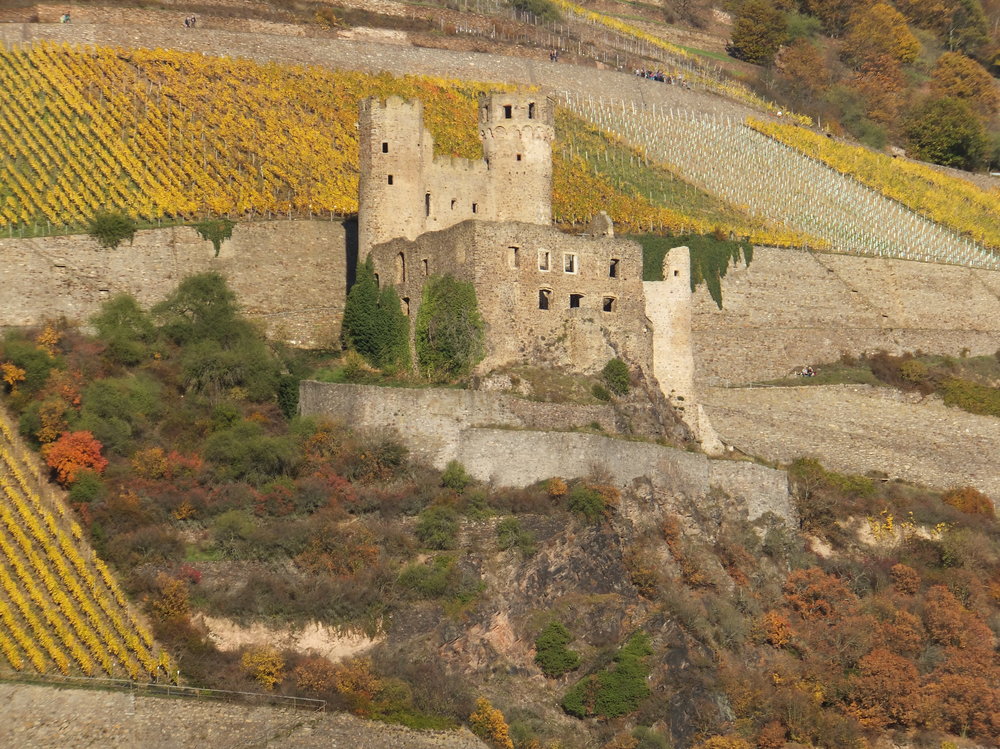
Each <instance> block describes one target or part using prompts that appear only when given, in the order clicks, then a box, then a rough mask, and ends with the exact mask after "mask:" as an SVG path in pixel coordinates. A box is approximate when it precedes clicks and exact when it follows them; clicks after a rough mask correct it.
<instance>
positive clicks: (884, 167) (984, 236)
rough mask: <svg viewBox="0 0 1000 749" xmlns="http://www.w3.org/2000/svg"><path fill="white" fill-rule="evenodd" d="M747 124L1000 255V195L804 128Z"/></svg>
mask: <svg viewBox="0 0 1000 749" xmlns="http://www.w3.org/2000/svg"><path fill="white" fill-rule="evenodd" d="M747 124H748V125H749V126H750V127H752V128H753V129H754V130H756V131H757V132H759V133H762V134H764V135H767V136H769V137H771V138H774V139H775V140H777V141H780V142H781V143H784V144H785V145H787V146H790V147H792V148H794V149H796V150H798V151H801V152H802V153H804V154H805V155H807V156H810V157H811V158H814V159H817V160H819V161H822V162H823V163H825V164H827V165H828V166H830V167H832V168H834V169H836V170H837V171H838V172H840V173H841V174H848V175H850V176H852V177H854V178H855V179H856V180H858V181H859V182H861V183H862V184H864V185H867V186H868V187H870V188H872V189H873V190H876V191H878V192H880V193H882V194H883V195H885V196H886V197H889V198H892V199H893V200H896V201H898V202H900V203H902V204H903V205H905V206H906V207H908V208H909V209H910V210H912V211H914V212H915V213H919V214H920V215H922V216H925V217H926V218H929V219H930V220H932V221H936V222H937V223H939V224H943V225H944V226H947V227H949V228H951V229H953V230H954V231H957V232H959V233H960V234H965V235H967V236H969V237H970V238H972V239H974V240H975V241H977V242H979V243H980V244H982V245H985V246H986V247H988V248H990V249H993V250H1000V221H997V216H998V215H1000V190H997V189H994V190H990V191H989V192H987V191H986V190H982V189H980V188H978V187H976V186H975V185H974V184H972V183H971V182H967V181H966V180H964V179H960V178H958V177H951V176H949V175H947V174H944V173H943V172H940V171H938V170H936V169H932V168H931V167H929V166H926V165H924V164H919V163H916V162H912V161H906V160H904V159H893V158H892V157H890V156H887V155H885V154H881V153H875V152H874V151H870V150H868V149H866V148H862V147H860V146H852V145H850V144H847V143H843V142H840V141H837V140H834V139H832V138H827V137H826V136H825V135H822V134H820V133H816V132H813V131H812V130H806V129H805V128H801V127H795V126H794V125H785V124H780V123H776V122H764V121H761V120H757V119H753V118H750V119H748V120H747Z"/></svg>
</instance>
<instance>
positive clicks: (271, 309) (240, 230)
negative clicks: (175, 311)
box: [0, 221, 347, 345]
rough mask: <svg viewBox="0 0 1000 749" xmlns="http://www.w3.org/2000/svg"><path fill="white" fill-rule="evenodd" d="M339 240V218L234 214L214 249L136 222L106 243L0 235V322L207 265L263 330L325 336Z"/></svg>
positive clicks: (153, 286)
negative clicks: (114, 243)
mask: <svg viewBox="0 0 1000 749" xmlns="http://www.w3.org/2000/svg"><path fill="white" fill-rule="evenodd" d="M345 246H346V245H345V236H344V226H343V224H341V223H339V222H331V221H295V222H292V223H289V222H287V221H285V222H279V221H270V222H260V223H253V224H251V223H238V224H237V225H236V228H235V230H234V231H233V237H232V239H230V240H227V241H225V242H224V243H223V244H222V248H221V252H220V253H219V257H215V250H214V249H213V247H212V243H211V242H207V241H205V240H203V239H202V238H201V237H200V236H198V234H197V232H195V230H194V229H192V228H190V227H173V228H167V229H153V230H148V231H140V232H138V233H137V234H136V237H135V242H134V243H133V244H131V245H129V244H127V243H126V244H122V245H121V246H119V247H118V248H117V249H115V250H104V249H101V248H100V247H98V245H97V243H96V242H95V241H94V240H92V239H90V238H89V237H86V236H82V235H75V236H63V237H43V238H37V239H2V238H0V327H5V326H17V325H33V324H37V323H38V322H39V321H41V320H43V319H46V318H57V317H61V316H65V317H66V318H68V319H70V320H75V321H79V322H85V321H86V320H87V318H88V317H89V316H91V315H92V314H93V313H94V312H96V311H97V309H98V307H99V306H100V304H101V302H103V301H104V300H105V299H108V298H109V297H111V296H113V295H114V294H116V293H119V292H127V293H130V294H132V295H134V296H135V297H136V298H137V299H138V300H139V302H140V303H141V304H142V305H144V306H148V305H151V304H154V303H155V302H158V301H160V300H161V299H163V298H164V297H166V295H167V294H169V293H170V292H171V291H172V290H173V289H174V288H175V287H176V286H177V284H178V282H179V281H180V280H181V279H182V278H184V277H185V276H188V275H191V274H193V273H199V272H203V271H210V270H215V271H219V272H220V273H222V274H223V275H225V276H226V278H227V279H228V281H229V284H230V286H231V288H232V289H233V291H235V292H236V294H237V297H238V299H239V302H240V304H241V305H242V307H243V309H244V311H245V312H246V313H247V314H248V315H250V316H251V317H254V318H258V319H260V320H261V321H262V322H263V323H264V324H265V325H266V327H267V330H268V333H269V334H270V335H272V336H273V337H276V338H281V339H284V340H287V341H289V342H292V343H295V344H303V345H318V344H329V343H330V342H332V341H336V340H337V336H338V335H339V331H340V317H341V315H342V314H343V310H344V301H345V299H346V273H347V262H346V250H345Z"/></svg>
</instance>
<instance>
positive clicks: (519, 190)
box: [358, 93, 554, 257]
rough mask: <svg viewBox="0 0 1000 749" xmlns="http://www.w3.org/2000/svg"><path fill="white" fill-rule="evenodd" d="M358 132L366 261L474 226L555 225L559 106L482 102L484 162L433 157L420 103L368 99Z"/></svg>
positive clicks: (510, 96)
mask: <svg viewBox="0 0 1000 749" xmlns="http://www.w3.org/2000/svg"><path fill="white" fill-rule="evenodd" d="M358 127H359V131H360V132H359V141H360V149H361V150H360V178H359V179H360V182H359V191H358V192H359V194H358V244H359V250H360V255H361V257H365V256H366V255H367V254H368V252H369V250H370V249H371V248H372V247H374V246H375V245H377V244H380V243H382V242H387V241H389V240H391V239H397V238H403V239H416V238H417V237H418V236H420V235H421V234H425V233H426V232H430V231H439V230H441V229H447V228H448V227H450V226H454V225H455V224H457V223H460V222H462V221H465V220H468V219H479V220H483V221H523V222H525V223H531V224H542V225H546V226H547V225H549V224H550V223H551V221H552V139H553V137H554V127H553V106H552V102H551V101H550V100H549V99H547V98H546V97H544V96H539V95H536V94H524V93H504V94H490V95H483V96H480V99H479V136H480V138H481V139H482V142H483V155H484V158H482V159H479V160H469V159H460V158H454V157H447V156H435V155H434V140H433V138H432V137H431V135H430V133H429V132H428V131H427V129H426V128H425V127H424V117H423V104H422V103H421V102H419V101H413V102H408V101H404V100H402V99H400V98H399V97H389V99H387V100H386V101H384V102H383V101H377V100H374V99H367V100H365V101H364V102H362V104H361V112H360V115H359V118H358Z"/></svg>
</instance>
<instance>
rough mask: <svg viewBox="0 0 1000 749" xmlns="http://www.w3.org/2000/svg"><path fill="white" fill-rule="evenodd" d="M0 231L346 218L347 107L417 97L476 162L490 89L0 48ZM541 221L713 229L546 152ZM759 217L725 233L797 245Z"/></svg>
mask: <svg viewBox="0 0 1000 749" xmlns="http://www.w3.org/2000/svg"><path fill="white" fill-rule="evenodd" d="M0 87H2V88H3V90H4V91H5V92H6V93H7V95H6V96H5V97H4V99H3V102H2V104H0V227H4V226H12V225H17V224H31V223H35V222H42V223H43V224H44V223H45V222H49V223H50V224H51V225H52V226H54V227H57V228H58V227H63V230H68V229H70V228H73V227H79V226H81V225H83V224H85V222H86V221H87V220H88V219H89V218H90V217H91V216H92V215H93V214H94V213H95V212H96V211H98V210H100V209H117V210H122V211H125V212H127V213H129V214H131V215H133V216H135V217H137V218H140V219H144V220H147V221H155V220H156V219H160V218H166V219H169V220H191V219H193V218H196V217H201V216H205V215H209V214H229V215H232V216H239V217H246V218H253V217H255V216H262V215H270V214H279V215H281V214H284V215H295V216H308V215H310V214H320V215H322V214H329V213H335V214H350V213H353V212H355V211H357V180H358V132H357V125H356V123H357V112H358V103H359V101H360V100H361V99H363V98H365V97H368V96H379V97H386V96H389V95H392V94H396V95H399V96H402V97H404V98H409V99H413V98H419V99H421V100H422V101H423V102H424V116H425V120H426V124H427V127H428V129H429V130H430V131H431V133H432V134H433V136H434V138H435V142H436V146H437V150H438V151H440V152H442V153H447V154H453V155H456V156H463V157H466V158H478V157H480V156H481V155H482V154H481V147H480V143H479V139H478V135H477V123H476V95H477V94H478V93H479V92H480V91H483V90H487V89H489V90H495V89H497V88H502V87H498V86H495V85H486V84H479V83H469V82H461V81H445V80H437V79H430V78H416V77H405V78H394V77H392V76H389V75H385V74H383V75H377V76H373V75H367V74H362V73H351V72H335V71H329V70H324V69H319V68H305V67H296V66H287V65H277V64H266V65H262V64H258V63H255V62H252V61H249V60H240V59H228V58H213V57H205V56H203V55H199V54H192V53H184V52H176V51H169V50H123V49H111V48H85V49H84V48H73V47H69V46H66V45H56V44H39V45H36V46H33V47H30V48H25V49H20V50H12V51H0ZM555 151H556V155H555V186H554V190H553V192H554V196H553V198H554V212H555V218H556V220H557V221H558V222H560V223H564V224H570V223H581V222H585V221H587V220H589V218H590V217H592V216H593V215H595V214H596V213H597V212H598V211H600V210H602V209H603V210H607V211H608V213H609V214H610V215H611V217H612V218H613V219H614V220H615V221H616V223H618V224H619V225H620V227H621V228H622V230H625V231H637V230H649V229H653V230H657V231H660V230H687V231H711V230H712V229H713V228H715V227H714V226H709V225H707V224H706V222H705V221H703V220H700V219H699V218H697V217H695V216H691V215H686V213H685V207H684V206H671V208H670V209H668V208H663V207H660V206H656V205H653V204H651V202H650V200H648V199H647V198H646V197H643V196H642V195H631V194H625V193H622V192H621V191H620V190H617V189H616V188H615V187H614V186H613V185H611V184H610V183H609V182H607V181H605V180H603V179H602V178H601V177H600V176H598V175H595V173H594V170H593V169H592V168H590V167H588V166H587V165H586V164H584V163H583V162H581V161H580V160H579V159H575V158H569V160H566V161H564V160H563V158H562V156H561V154H560V147H559V145H558V144H557V146H556V149H555ZM759 225H760V222H753V221H749V220H748V221H747V222H746V226H743V225H734V226H731V227H726V228H730V229H732V230H733V231H735V232H737V233H739V234H741V235H752V236H753V237H754V239H755V240H756V241H760V242H762V243H767V244H778V245H787V244H796V243H798V241H799V240H800V237H797V236H795V235H793V234H788V233H783V232H781V231H762V230H760V229H759V228H758V227H759Z"/></svg>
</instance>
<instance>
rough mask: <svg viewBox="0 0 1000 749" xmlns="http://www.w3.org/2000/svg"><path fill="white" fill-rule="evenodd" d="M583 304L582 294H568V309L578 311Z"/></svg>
mask: <svg viewBox="0 0 1000 749" xmlns="http://www.w3.org/2000/svg"><path fill="white" fill-rule="evenodd" d="M582 303H583V294H570V295H569V308H570V309H579V308H580V306H581V304H582Z"/></svg>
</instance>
